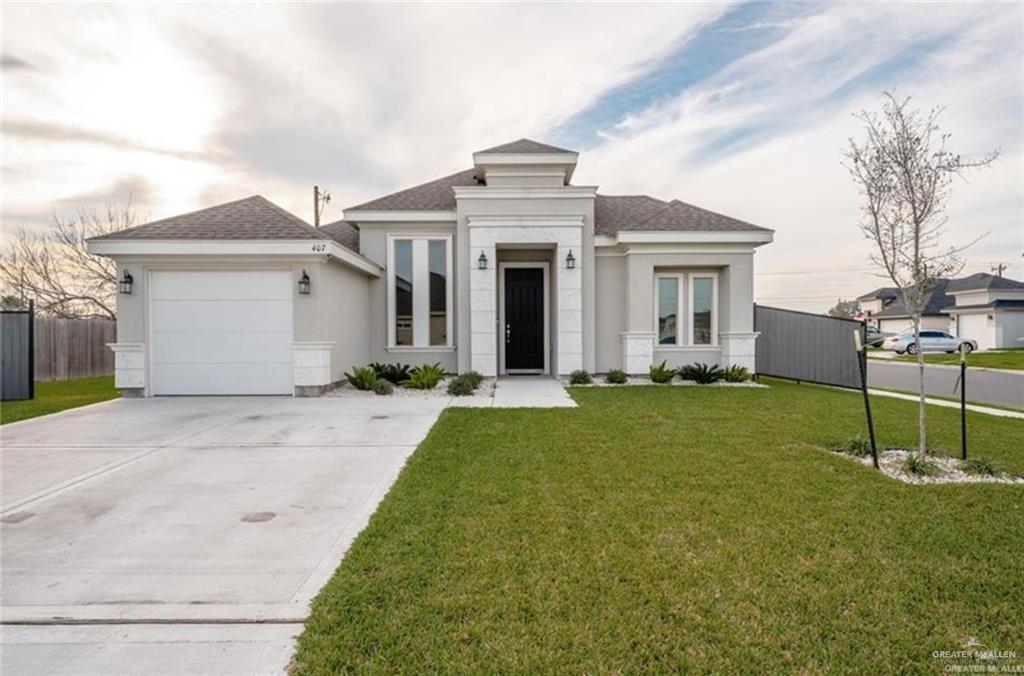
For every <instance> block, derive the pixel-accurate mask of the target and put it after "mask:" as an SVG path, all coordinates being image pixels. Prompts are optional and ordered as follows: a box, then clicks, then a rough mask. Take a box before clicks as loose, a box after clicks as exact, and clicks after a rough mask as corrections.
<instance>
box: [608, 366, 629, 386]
mask: <svg viewBox="0 0 1024 676" xmlns="http://www.w3.org/2000/svg"><path fill="white" fill-rule="evenodd" d="M627 380H628V378H626V372H625V371H623V370H622V369H612V370H611V371H609V372H608V373H606V374H605V376H604V381H605V382H606V383H611V384H612V385H625V384H626V381H627Z"/></svg>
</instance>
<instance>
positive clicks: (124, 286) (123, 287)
mask: <svg viewBox="0 0 1024 676" xmlns="http://www.w3.org/2000/svg"><path fill="white" fill-rule="evenodd" d="M134 281H135V278H134V277H132V273H130V272H128V270H125V271H124V273H123V274H122V275H121V280H120V281H119V282H118V283H117V288H118V290H119V291H120V292H121V293H131V292H132V283H133V282H134Z"/></svg>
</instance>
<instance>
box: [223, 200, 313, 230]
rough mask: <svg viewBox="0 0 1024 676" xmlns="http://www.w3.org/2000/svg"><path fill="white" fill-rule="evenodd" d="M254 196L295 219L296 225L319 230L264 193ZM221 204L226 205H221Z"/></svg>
mask: <svg viewBox="0 0 1024 676" xmlns="http://www.w3.org/2000/svg"><path fill="white" fill-rule="evenodd" d="M253 197H255V198H257V199H258V200H260V201H261V202H263V203H264V204H266V205H267V206H268V207H271V208H273V209H274V210H275V211H277V212H278V213H279V214H281V215H282V216H284V217H286V218H287V219H288V220H290V221H293V222H294V223H295V225H298V226H302V227H304V228H306V229H308V230H310V231H312V232H316V231H317V230H316V228H314V227H313V226H312V225H311V224H309V223H307V222H306V221H305V220H304V219H302V218H300V217H298V216H296V215H295V214H293V213H292V212H290V211H288V210H287V209H285V208H284V207H281V206H278V205H276V204H274V203H273V202H271V201H270V200H268V199H267V198H266V197H264V196H263V195H254V196H253ZM221 206H224V205H221Z"/></svg>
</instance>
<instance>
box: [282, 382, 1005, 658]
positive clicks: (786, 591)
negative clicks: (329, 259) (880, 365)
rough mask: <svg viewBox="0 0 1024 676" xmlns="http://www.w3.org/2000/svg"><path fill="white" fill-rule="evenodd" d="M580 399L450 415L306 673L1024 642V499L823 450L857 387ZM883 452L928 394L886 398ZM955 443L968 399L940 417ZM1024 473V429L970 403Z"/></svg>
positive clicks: (307, 654)
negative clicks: (930, 481) (922, 482)
mask: <svg viewBox="0 0 1024 676" xmlns="http://www.w3.org/2000/svg"><path fill="white" fill-rule="evenodd" d="M572 395H573V397H574V398H575V399H576V400H577V401H578V402H579V404H580V408H579V409H549V410H525V409H524V410H500V409H486V410H484V409H450V410H448V411H446V412H445V413H444V414H443V415H442V417H441V419H440V420H439V422H438V423H437V424H436V425H435V426H434V428H433V430H432V431H431V433H430V435H429V436H428V438H427V439H426V440H425V441H424V442H423V444H421V446H420V447H419V448H418V449H417V451H416V452H415V453H414V454H413V456H412V457H411V458H410V460H409V462H408V464H407V465H406V467H405V468H404V469H403V471H402V473H401V475H400V477H399V479H398V481H397V482H396V484H395V485H394V486H393V488H392V489H391V491H390V492H389V494H388V495H387V496H386V498H385V499H384V501H383V502H382V504H381V505H380V507H379V508H378V510H377V512H376V513H375V514H374V516H373V517H372V519H371V521H370V523H369V525H368V526H367V528H366V529H365V530H364V531H363V532H362V533H361V534H360V535H359V537H358V538H357V539H356V541H355V543H354V544H353V546H352V548H351V550H350V551H349V553H348V555H347V556H346V558H345V559H344V561H343V562H342V564H341V566H340V567H339V569H338V571H337V572H336V574H335V576H334V577H333V579H332V580H331V581H330V582H329V583H328V584H327V585H326V586H325V588H324V589H323V590H322V591H321V593H320V594H319V596H318V597H317V598H316V600H315V602H314V604H313V609H312V615H311V617H310V619H309V621H308V622H307V625H306V628H305V631H304V633H303V634H302V635H301V637H300V639H299V648H298V652H297V654H296V661H295V665H294V666H295V670H296V672H297V673H300V674H337V673H354V672H367V673H410V674H416V673H422V672H430V673H438V672H455V673H467V674H469V673H472V674H476V673H504V672H515V673H531V674H532V673H551V674H554V673H595V674H597V673H637V672H651V673H661V672H686V671H700V672H705V673H715V672H718V673H766V672H767V673H794V672H804V673H808V672H846V673H885V672H896V671H905V672H924V671H927V672H935V673H938V672H941V670H942V667H943V663H941V662H936V661H935V660H933V659H932V657H931V652H932V651H933V650H952V649H956V648H958V647H960V646H961V645H962V644H963V642H964V641H966V640H967V638H968V637H970V636H976V637H978V639H979V640H980V641H981V642H982V643H985V644H986V645H987V646H990V647H992V646H996V647H999V648H1002V649H1007V650H1013V649H1016V650H1018V651H1020V650H1024V616H1022V615H1021V612H1020V609H1021V608H1022V607H1024V577H1022V576H1021V575H1020V571H1021V570H1022V569H1024V490H1022V489H1021V488H1019V487H1014V486H1008V485H971V486H962V485H961V486H957V485H939V486H911V485H907V484H903V483H900V482H897V481H894V480H892V479H888V478H886V477H884V476H882V475H880V474H878V473H877V472H875V471H873V470H872V469H870V468H869V467H866V466H862V465H860V464H858V463H856V462H854V461H853V460H850V459H847V458H843V457H839V456H837V455H835V454H832V453H829V452H827V451H825V450H823V449H824V448H825V447H827V446H829V445H833V444H836V443H842V442H843V441H844V440H847V439H849V438H850V437H851V436H853V435H855V434H858V433H860V434H863V433H864V429H863V414H862V409H861V402H860V398H859V394H857V393H854V392H841V391H836V390H831V389H825V388H819V387H814V386H809V385H796V384H790V383H783V382H777V381H775V382H772V388H771V389H737V388H696V387H693V388H665V387H632V388H621V389H615V388H578V389H575V390H573V392H572ZM873 403H874V411H875V419H876V423H877V427H878V431H879V437H880V439H881V440H882V442H883V443H884V444H889V445H905V444H910V443H912V442H913V440H914V432H913V429H914V424H915V423H914V421H915V418H914V412H915V408H914V404H913V403H910V402H903V401H899V400H894V399H885V398H876V399H875V400H874V402H873ZM930 415H931V418H930V420H931V422H930V429H931V431H932V435H933V436H932V443H933V445H939V446H946V447H948V448H958V443H959V442H958V432H957V430H958V418H957V412H956V411H948V410H945V409H938V408H932V409H930ZM969 422H970V426H971V434H972V448H973V449H974V451H975V452H976V453H977V454H978V455H984V456H986V457H988V458H991V459H992V460H993V461H996V462H998V463H999V464H1000V465H1001V466H1003V467H1005V468H1006V469H1009V470H1011V471H1018V472H1024V443H1022V440H1024V424H1022V423H1021V421H1018V420H1007V419H1002V418H995V417H991V416H983V415H979V414H970V418H969Z"/></svg>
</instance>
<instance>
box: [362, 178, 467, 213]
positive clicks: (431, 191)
mask: <svg viewBox="0 0 1024 676" xmlns="http://www.w3.org/2000/svg"><path fill="white" fill-rule="evenodd" d="M475 172H476V169H466V170H464V171H460V172H458V173H455V174H451V175H449V176H443V177H441V178H438V179H435V180H433V181H429V182H427V183H421V184H420V185H417V186H413V187H412V188H406V189H405V190H399V191H398V192H393V193H391V194H390V195H385V196H384V197H378V198H377V199H375V200H370V201H369V202H364V203H363V204H357V205H356V206H354V207H349V209H351V210H362V209H365V210H368V211H369V210H375V211H393V210H394V211H454V210H455V193H454V192H452V188H453V187H455V186H464V185H479V182H478V181H477V179H476V176H475V175H474V173H475Z"/></svg>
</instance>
